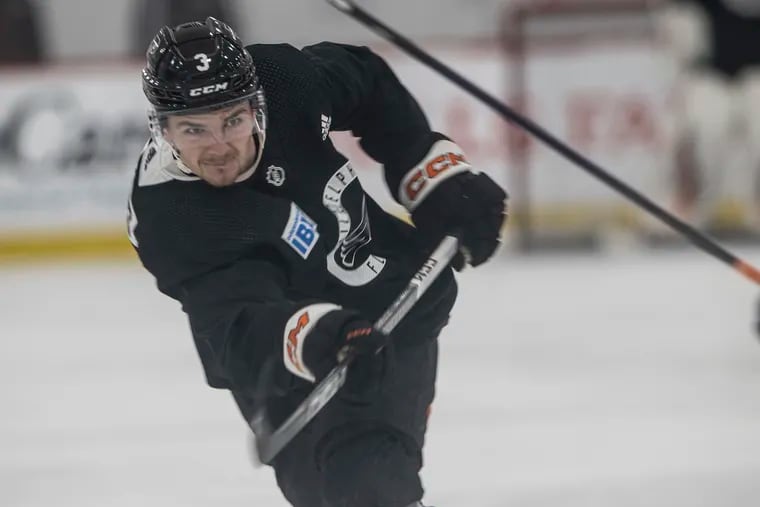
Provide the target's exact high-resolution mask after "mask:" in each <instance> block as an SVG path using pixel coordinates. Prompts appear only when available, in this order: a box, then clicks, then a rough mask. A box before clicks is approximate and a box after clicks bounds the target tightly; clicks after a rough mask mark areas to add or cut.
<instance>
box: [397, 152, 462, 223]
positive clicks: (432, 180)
mask: <svg viewBox="0 0 760 507" xmlns="http://www.w3.org/2000/svg"><path fill="white" fill-rule="evenodd" d="M471 168H472V166H471V165H470V163H469V162H467V159H466V158H465V157H464V154H463V153H462V150H461V148H459V146H457V145H456V144H454V143H452V142H451V141H438V142H437V143H435V144H434V145H433V147H432V148H431V150H430V152H429V153H428V154H427V155H426V156H425V158H424V159H423V160H422V162H421V163H420V164H419V165H418V166H417V167H415V168H414V169H412V170H411V171H409V172H408V173H407V174H406V175H405V176H404V178H403V179H402V180H401V187H400V188H399V200H400V201H401V204H403V205H404V206H405V207H406V209H408V210H409V211H413V210H414V209H415V208H416V207H417V206H419V204H420V203H421V202H422V201H423V199H424V198H425V197H426V196H427V194H429V193H430V192H431V191H432V190H433V189H434V188H435V187H437V186H438V185H439V184H440V183H441V182H442V181H444V180H445V179H446V178H449V177H451V176H454V175H455V174H459V173H461V172H465V171H468V170H470V169H471Z"/></svg>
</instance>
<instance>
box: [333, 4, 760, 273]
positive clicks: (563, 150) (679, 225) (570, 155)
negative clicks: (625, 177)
mask: <svg viewBox="0 0 760 507" xmlns="http://www.w3.org/2000/svg"><path fill="white" fill-rule="evenodd" d="M327 1H328V2H329V3H330V4H332V6H333V7H335V8H336V9H338V10H340V11H341V12H343V13H345V14H347V15H348V16H350V17H352V18H353V19H355V20H356V21H358V22H359V23H362V24H363V25H365V26H367V27H368V28H369V29H370V30H372V31H374V32H376V33H377V34H378V35H380V36H381V37H382V38H384V39H386V40H388V41H390V42H391V43H393V44H395V45H396V46H398V47H399V48H401V49H402V50H404V51H405V52H406V53H408V54H409V55H411V56H412V57H413V58H415V59H417V60H419V61H420V62H422V63H423V64H424V65H427V66H428V67H430V68H432V69H433V70H435V71H436V72H438V73H439V74H441V75H442V76H443V77H445V78H446V79H448V80H449V81H452V82H453V83H455V84H456V85H458V86H459V87H461V88H462V89H464V90H465V91H467V92H469V93H470V94H471V95H473V96H474V97H475V98H477V99H479V100H480V101H481V102H483V103H484V104H485V105H487V106H489V107H490V108H491V109H493V110H494V111H496V112H497V113H499V114H500V115H501V116H502V117H504V118H505V119H506V120H507V121H509V122H511V123H514V124H516V125H518V126H519V127H521V128H522V129H524V130H526V131H527V132H529V133H530V134H532V135H533V136H534V137H536V138H538V139H539V140H540V141H542V142H544V143H545V144H546V145H548V146H549V147H550V148H553V149H554V150H556V151H557V152H559V153H560V154H562V155H563V156H564V157H565V158H567V159H568V160H570V161H571V162H574V163H575V164H576V165H578V166H579V167H580V168H581V169H583V170H585V171H586V172H588V173H590V174H591V175H592V176H595V177H596V178H598V179H599V180H601V181H602V182H604V183H606V184H607V185H608V186H610V187H612V188H613V189H614V190H616V191H617V192H618V193H620V194H622V195H623V196H624V197H626V198H628V199H629V200H631V201H633V202H634V203H636V204H637V205H638V206H639V207H641V208H644V209H645V210H647V211H648V212H649V213H650V214H652V215H654V216H655V217H657V218H659V219H660V220H662V221H663V222H665V223H666V224H667V225H669V226H670V227H671V228H673V229H674V230H675V231H677V232H679V233H680V234H681V235H682V236H684V237H685V238H687V239H688V240H689V241H691V242H692V243H693V244H694V245H696V246H697V247H699V248H701V249H702V250H703V251H705V252H707V253H708V254H710V255H712V256H713V257H715V258H716V259H718V260H720V261H723V262H724V263H726V264H728V265H729V266H731V267H733V268H734V269H735V270H736V271H738V272H739V273H741V274H743V275H744V276H746V277H747V278H749V279H750V280H752V281H754V282H755V283H758V284H760V271H758V270H757V269H756V268H755V267H754V266H752V265H751V264H749V263H747V262H745V261H743V260H742V259H739V258H738V257H736V256H735V255H734V254H732V253H731V252H729V251H728V250H726V249H725V248H723V247H722V246H721V245H719V244H718V243H717V242H716V241H715V240H713V239H711V238H710V237H709V236H707V235H706V234H704V233H702V232H700V231H699V230H697V229H695V228H694V227H692V226H690V225H689V224H687V223H685V222H683V221H682V220H679V219H678V218H676V217H675V216H674V215H673V214H671V213H669V212H667V211H666V210H665V209H663V208H661V207H660V206H658V205H657V204H655V203H654V202H652V201H651V200H650V199H648V198H647V197H644V196H643V195H642V194H641V193H639V192H638V191H636V190H634V189H633V188H631V187H630V186H628V185H627V184H625V183H623V182H622V181H621V180H619V179H617V178H616V177H615V176H613V175H612V174H610V173H609V172H608V171H606V170H605V169H603V168H602V167H601V166H599V165H597V164H596V163H594V162H592V161H591V160H589V159H588V158H586V157H585V156H583V155H581V154H580V153H578V152H577V151H575V150H574V149H572V148H570V147H569V146H568V145H566V144H564V143H563V142H562V141H560V140H559V139H557V138H556V137H555V136H554V135H552V134H551V133H549V132H548V131H547V130H545V129H544V128H542V127H541V126H539V125H537V124H536V123H534V122H533V121H532V120H530V119H529V118H526V117H525V116H522V115H521V114H519V113H518V112H516V111H515V110H514V109H512V108H510V107H509V106H507V105H506V104H504V103H503V102H501V101H499V100H498V99H496V98H495V97H493V95H490V94H489V93H488V92H486V91H485V90H483V89H482V88H480V87H478V86H477V85H475V84H474V83H472V82H471V81H469V80H467V79H466V78H464V77H463V76H462V75H461V74H458V73H457V72H455V71H454V70H453V69H451V68H450V67H448V66H446V65H445V64H443V63H442V62H440V61H439V60H437V59H435V58H434V57H432V56H431V55H430V54H428V53H426V52H425V51H424V50H422V49H420V48H419V47H418V46H417V45H416V44H414V43H413V42H412V41H410V40H409V39H407V38H406V37H404V36H403V35H401V34H399V33H398V32H396V31H395V30H393V29H391V28H390V27H388V25H386V24H385V23H383V22H382V21H380V20H378V19H377V18H376V17H374V16H372V15H371V14H369V13H368V12H367V11H365V10H364V9H362V8H360V7H359V6H357V5H356V4H355V3H354V2H353V1H352V0H327Z"/></svg>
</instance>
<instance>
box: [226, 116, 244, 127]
mask: <svg viewBox="0 0 760 507" xmlns="http://www.w3.org/2000/svg"><path fill="white" fill-rule="evenodd" d="M241 123H243V119H242V118H241V117H240V116H233V117H232V118H230V119H228V120H227V122H226V125H227V127H237V126H239V125H240V124H241Z"/></svg>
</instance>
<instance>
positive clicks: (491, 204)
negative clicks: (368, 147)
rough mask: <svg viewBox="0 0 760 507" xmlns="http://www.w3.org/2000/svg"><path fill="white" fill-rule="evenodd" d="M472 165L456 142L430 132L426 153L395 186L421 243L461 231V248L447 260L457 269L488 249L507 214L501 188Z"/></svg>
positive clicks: (434, 242) (483, 257)
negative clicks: (474, 171)
mask: <svg viewBox="0 0 760 507" xmlns="http://www.w3.org/2000/svg"><path fill="white" fill-rule="evenodd" d="M471 169H472V166H471V165H470V163H469V162H468V161H467V159H466V158H465V156H464V154H463V153H462V149H461V148H460V147H459V146H457V144H456V143H453V142H452V141H450V140H449V139H447V138H446V137H445V136H443V135H442V134H438V133H434V142H433V144H432V146H430V147H429V148H428V151H427V154H426V155H425V156H424V157H422V160H421V161H420V162H419V163H418V164H417V165H416V166H415V167H413V168H412V169H411V170H410V171H408V172H407V173H406V174H405V175H404V176H403V177H402V178H401V181H400V183H399V187H398V198H399V201H400V202H401V204H403V205H404V206H405V207H406V209H408V210H409V211H410V212H411V214H412V221H413V222H414V224H415V226H416V227H417V229H418V233H419V234H420V236H421V239H422V240H423V242H424V243H425V245H427V246H432V245H437V244H438V242H439V241H441V239H442V238H443V237H444V236H445V235H447V234H451V233H458V234H459V235H460V240H461V245H460V253H459V254H458V255H457V256H456V257H455V258H454V260H453V262H452V266H453V267H454V268H455V269H456V270H457V271H460V270H461V269H462V268H464V266H465V264H470V265H472V266H477V265H479V264H482V263H484V262H485V261H487V260H488V259H489V258H490V257H491V256H492V255H493V253H494V251H495V250H496V247H497V246H498V245H499V242H500V237H499V234H500V232H501V227H502V224H503V223H504V219H505V218H506V199H507V194H506V192H504V190H502V188H501V187H500V186H499V185H497V184H496V183H495V182H494V181H493V180H492V179H491V178H489V177H488V175H486V174H483V173H480V174H475V173H473V172H472V171H471Z"/></svg>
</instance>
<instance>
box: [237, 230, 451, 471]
mask: <svg viewBox="0 0 760 507" xmlns="http://www.w3.org/2000/svg"><path fill="white" fill-rule="evenodd" d="M458 247H459V240H458V239H457V238H456V237H454V236H446V237H445V238H444V239H443V241H441V243H440V244H439V245H438V248H436V249H435V251H434V252H433V253H432V254H431V255H430V257H428V259H427V260H426V261H425V263H424V264H423V265H422V267H421V268H420V269H419V271H417V273H415V274H414V276H413V277H412V279H411V281H410V282H409V284H408V285H407V286H406V288H405V289H404V290H403V292H401V294H400V295H399V296H398V297H397V298H396V299H395V300H394V301H393V303H391V305H390V306H389V307H388V309H387V310H386V311H385V313H383V315H382V316H381V317H380V318H379V319H378V320H377V322H375V329H378V330H380V331H382V332H383V333H385V334H390V332H391V331H393V329H394V328H395V327H396V325H397V324H398V323H399V322H400V321H401V319H403V318H404V316H405V315H406V314H407V313H409V310H411V309H412V308H413V307H414V305H415V304H416V303H417V301H419V300H420V298H421V297H422V295H423V294H424V293H425V291H426V290H427V289H428V288H429V287H430V285H432V283H433V282H434V281H435V279H436V278H438V275H440V274H441V272H442V271H443V270H444V268H446V266H448V265H449V262H450V261H451V259H453V258H454V255H456V253H457V250H458ZM353 359H354V354H352V353H351V352H350V351H349V353H348V354H347V355H346V357H344V358H343V359H342V360H341V361H340V362H339V363H338V365H337V366H336V367H335V368H333V370H332V371H331V372H330V373H329V374H328V375H327V376H326V377H325V378H324V379H322V381H321V382H320V383H319V384H317V386H316V387H315V388H314V390H313V391H312V392H311V393H310V394H309V396H307V397H306V399H304V400H303V401H302V402H301V404H300V405H299V406H298V407H297V408H296V409H295V411H294V412H293V414H291V415H290V417H288V419H287V420H285V422H284V423H282V425H281V426H280V427H279V428H277V429H276V430H275V431H271V430H270V428H269V427H268V424H267V414H266V411H265V410H264V409H261V410H259V411H257V412H256V414H255V415H254V417H253V419H252V420H251V421H250V425H251V428H252V429H253V432H254V434H255V435H256V452H257V454H258V459H259V461H260V462H261V463H271V461H272V459H273V458H274V457H275V456H276V455H277V454H278V453H279V452H280V451H281V450H282V449H283V448H284V447H285V446H286V445H287V444H288V442H290V441H291V440H292V439H293V438H294V437H295V436H296V435H297V434H298V432H300V431H301V430H302V429H303V428H304V427H305V426H306V425H307V424H308V423H309V421H311V420H312V419H313V418H314V416H316V415H317V413H318V412H319V411H320V410H322V408H323V407H324V406H325V405H327V402H328V401H330V400H331V399H332V397H333V396H335V393H337V392H338V390H339V389H340V388H341V387H342V386H343V384H345V383H346V374H347V372H348V367H349V365H350V364H351V362H352V361H353Z"/></svg>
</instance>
